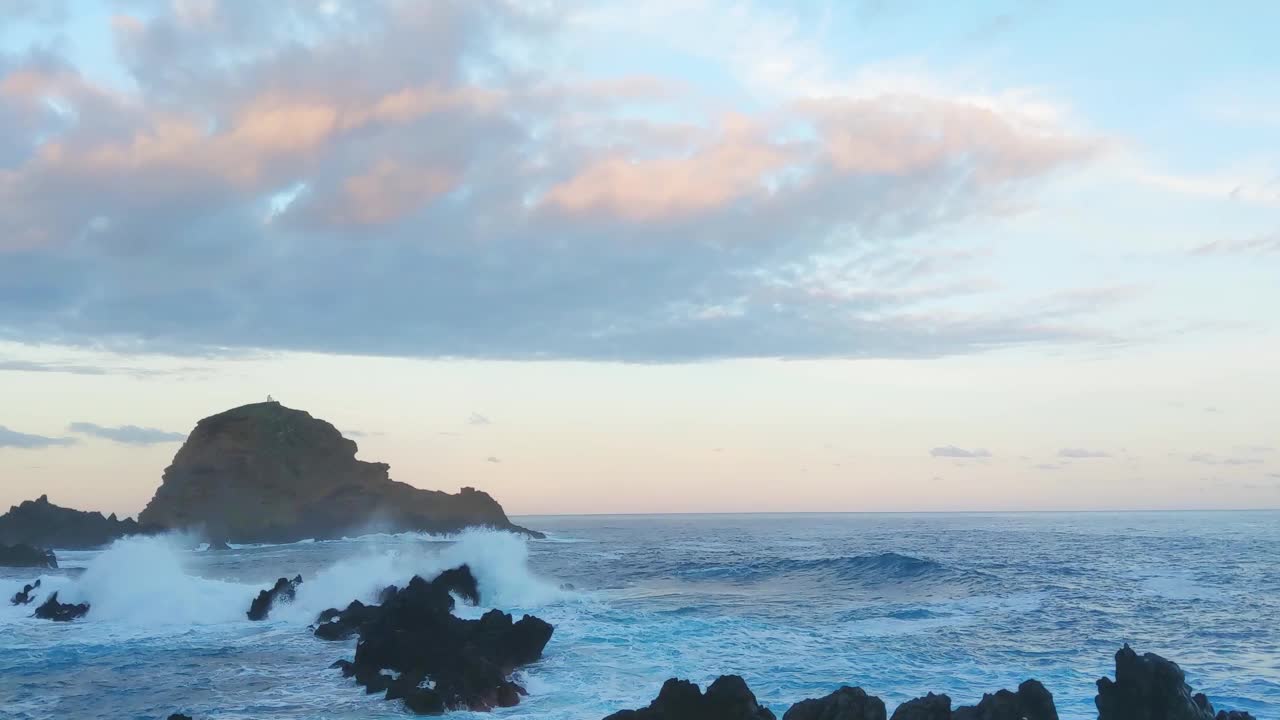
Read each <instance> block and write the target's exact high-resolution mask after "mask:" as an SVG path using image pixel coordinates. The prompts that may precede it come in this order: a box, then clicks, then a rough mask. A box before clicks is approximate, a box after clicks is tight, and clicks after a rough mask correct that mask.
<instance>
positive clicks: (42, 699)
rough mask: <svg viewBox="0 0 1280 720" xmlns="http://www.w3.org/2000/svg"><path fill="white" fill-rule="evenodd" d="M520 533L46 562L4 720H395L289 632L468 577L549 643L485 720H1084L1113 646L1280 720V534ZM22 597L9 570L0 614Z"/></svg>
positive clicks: (10, 622) (17, 647) (1179, 519)
mask: <svg viewBox="0 0 1280 720" xmlns="http://www.w3.org/2000/svg"><path fill="white" fill-rule="evenodd" d="M520 522H522V523H524V524H526V525H528V526H530V527H535V528H538V529H541V530H545V531H547V532H548V533H549V537H548V539H546V540H532V541H526V540H524V539H522V538H519V537H516V536H514V535H509V534H505V533H495V532H469V533H465V534H463V535H461V536H459V537H456V538H450V539H445V538H436V537H430V536H423V535H418V534H402V535H370V536H364V537H359V538H353V539H348V540H342V541H326V542H303V543H295V544H291V545H274V546H246V547H237V548H234V549H233V550H232V551H229V552H227V551H222V552H202V551H199V550H194V551H193V550H189V549H184V543H183V541H182V540H181V539H166V538H146V539H126V540H122V541H120V542H118V543H116V544H115V545H114V546H112V547H111V548H109V549H107V550H104V551H96V552H63V553H60V554H59V557H60V559H61V561H62V563H63V565H64V569H62V570H59V571H52V572H46V573H45V574H44V575H43V580H44V583H43V585H44V588H42V589H44V590H45V591H53V590H58V591H60V593H61V595H60V597H61V598H62V599H64V600H85V601H88V602H90V603H91V604H92V606H93V609H92V611H91V612H90V614H89V616H88V617H87V618H85V619H83V620H80V621H76V622H73V623H69V624H55V623H49V622H44V621H39V620H35V619H33V618H31V617H29V615H30V612H31V607H33V606H31V607H27V608H15V607H9V606H8V604H7V603H4V604H3V605H2V606H0V717H3V718H13V719H14V720H35V719H42V718H53V717H57V718H75V719H77V720H79V719H87V718H104V719H106V718H110V719H111V720H128V719H130V718H148V719H150V718H164V717H165V716H167V715H168V714H169V713H170V712H173V711H178V710H182V711H185V712H187V713H189V714H191V715H193V716H195V717H197V718H218V719H223V720H231V719H245V720H248V719H252V720H268V719H273V718H307V719H319V718H334V719H343V720H346V719H353V718H370V719H372V718H398V717H405V714H404V712H403V710H402V709H401V708H400V707H399V705H398V704H397V703H388V702H385V701H383V700H382V699H381V697H380V696H376V695H375V696H366V695H364V694H363V692H362V690H361V689H360V688H358V687H356V686H355V685H354V683H353V681H351V680H344V679H343V678H342V677H341V675H340V674H339V673H338V672H337V671H333V670H330V669H328V667H329V665H330V663H332V662H333V661H334V660H335V659H338V658H342V657H345V658H350V657H351V655H352V653H353V648H354V641H351V642H346V643H327V642H323V641H320V640H316V639H314V638H313V637H312V636H311V635H310V633H309V632H308V631H307V629H306V626H307V624H308V623H309V622H311V621H312V620H313V619H314V617H315V615H316V614H317V613H318V612H319V611H320V610H322V609H324V608H326V607H331V606H342V605H345V604H346V603H347V602H349V601H350V600H352V599H354V598H362V599H365V600H370V599H372V597H373V595H374V594H375V593H376V591H377V590H378V589H379V588H380V587H382V586H384V585H386V584H389V583H403V582H404V581H405V580H407V579H408V578H409V577H410V576H411V575H412V574H413V573H415V572H416V573H422V574H429V573H432V572H434V571H438V570H440V569H443V568H445V567H451V566H453V565H456V564H458V563H460V562H468V563H470V564H471V565H472V567H473V569H474V570H475V572H476V574H477V576H478V578H479V581H480V587H481V592H482V594H483V596H484V598H483V599H484V604H485V605H487V606H496V607H500V608H502V609H504V610H507V611H511V612H515V613H522V612H531V613H535V614H537V615H539V616H540V617H543V618H545V619H547V620H549V621H550V622H552V623H553V624H554V625H555V627H556V630H555V636H554V637H553V638H552V640H551V643H550V644H549V645H548V647H547V652H546V656H545V658H544V660H543V661H542V662H540V663H538V664H536V665H534V666H530V667H528V668H526V669H525V670H523V671H522V672H521V673H520V675H519V680H520V681H521V682H522V683H523V684H524V685H525V686H526V687H527V688H528V689H529V691H530V695H529V697H528V698H526V699H525V701H524V703H523V704H522V705H520V706H519V707H516V708H512V709H509V710H502V711H497V712H495V713H493V714H492V715H485V716H483V717H492V718H529V719H531V720H532V719H534V718H545V719H553V718H554V719H555V720H576V719H582V720H598V719H599V718H602V717H603V716H605V715H606V714H608V713H610V712H613V711H615V710H618V709H622V708H628V707H637V706H642V705H645V704H647V703H648V702H649V700H651V699H652V698H653V696H654V695H655V694H656V693H657V691H658V688H659V687H660V685H661V684H662V681H663V680H665V679H666V678H668V677H671V676H679V677H684V678H688V679H691V680H694V681H696V682H699V683H704V684H705V683H707V682H709V681H710V680H712V679H714V678H715V677H716V676H717V675H720V674H722V673H737V674H740V675H742V676H743V677H745V678H746V680H747V681H748V683H749V684H750V686H751V688H752V689H753V690H754V691H755V692H756V694H757V696H758V697H759V698H760V699H761V701H762V702H763V703H765V704H767V705H768V706H770V707H771V708H772V709H773V710H774V711H775V713H777V714H778V715H779V717H781V714H782V712H783V711H785V710H786V709H787V708H788V707H789V706H790V705H791V703H793V702H795V701H797V700H800V699H802V698H805V697H816V696H821V695H825V694H826V693H828V692H830V691H832V690H834V689H835V688H836V687H838V686H840V685H841V684H850V685H860V686H862V687H864V688H866V689H867V690H868V691H869V692H871V693H873V694H876V695H879V696H881V697H882V698H884V699H885V701H886V703H887V704H888V705H889V707H890V709H892V708H893V707H894V706H895V705H896V704H897V703H898V702H901V701H903V700H906V699H908V698H910V697H914V696H918V695H921V694H924V693H925V692H927V691H935V692H946V693H948V694H950V695H951V696H952V698H953V699H954V700H955V701H956V703H957V704H961V703H972V702H975V701H977V700H978V699H979V698H980V697H981V695H982V693H984V692H990V691H994V690H996V689H999V688H1001V687H1008V688H1012V687H1014V686H1015V685H1016V684H1017V683H1018V682H1019V681H1021V680H1022V679H1025V678H1027V677H1035V678H1038V679H1040V680H1042V681H1043V682H1044V683H1045V684H1046V685H1047V686H1048V688H1049V689H1050V690H1051V691H1052V692H1053V693H1054V696H1055V698H1056V700H1057V702H1058V708H1059V711H1060V713H1061V716H1062V717H1063V718H1064V719H1068V720H1071V719H1082V718H1091V717H1095V716H1096V713H1095V712H1094V709H1093V695H1094V681H1095V680H1096V679H1097V678H1099V677H1101V676H1103V675H1110V674H1111V669H1112V656H1113V654H1114V652H1115V650H1116V649H1117V648H1118V647H1119V646H1120V645H1121V644H1122V643H1124V642H1129V643H1131V644H1132V645H1133V646H1134V647H1135V648H1137V649H1138V650H1139V651H1153V652H1157V653H1160V654H1162V655H1165V656H1166V657H1169V658H1171V659H1174V660H1176V661H1177V662H1179V663H1180V664H1181V665H1182V667H1183V668H1184V669H1185V670H1186V672H1187V677H1188V680H1189V682H1190V683H1191V684H1192V686H1193V687H1195V688H1196V689H1197V690H1201V691H1203V692H1205V693H1207V694H1208V695H1209V696H1210V698H1211V699H1212V700H1213V701H1214V703H1215V705H1217V706H1219V707H1231V708H1239V709H1246V710H1249V711H1252V712H1253V713H1254V714H1255V715H1256V716H1258V717H1259V718H1276V717H1280V563H1277V561H1276V558H1278V557H1280V512H1210V513H1062V514H1059V513H1034V514H901V515H898V514H840V515H813V514H805V515H706V516H675V515H668V516H578V517H526V518H521V519H520ZM295 573H301V574H302V575H303V577H304V579H305V582H304V584H303V585H302V587H301V588H300V589H299V593H298V597H297V599H296V601H295V602H294V603H293V604H292V605H289V606H285V607H283V608H277V610H276V611H274V612H273V614H272V618H271V619H270V620H268V621H266V622H263V623H250V622H248V621H247V620H246V619H245V616H244V612H245V610H246V609H247V607H248V605H249V601H250V600H251V598H252V597H253V595H255V594H256V593H257V591H258V590H260V589H262V588H263V587H266V586H267V585H269V584H270V582H271V581H273V580H274V579H275V578H276V577H279V576H282V575H289V576H292V575H294V574H295ZM33 577H34V576H33V575H32V574H31V573H26V574H24V573H23V572H22V571H15V570H12V569H0V593H2V594H3V595H4V597H5V598H7V597H8V596H9V595H11V594H12V593H13V592H15V591H16V590H18V589H19V588H20V585H21V584H22V582H26V581H30V580H31V579H33ZM565 583H571V584H572V586H573V587H572V589H562V587H561V586H562V585H563V584H565ZM482 610H483V609H482V608H461V609H460V610H459V612H460V614H469V615H472V614H473V615H475V616H478V615H479V614H480V612H482ZM455 715H456V716H458V717H473V716H472V715H471V714H468V713H457V714H455ZM474 717H481V716H480V715H475V716H474Z"/></svg>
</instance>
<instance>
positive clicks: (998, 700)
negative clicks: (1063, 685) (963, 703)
mask: <svg viewBox="0 0 1280 720" xmlns="http://www.w3.org/2000/svg"><path fill="white" fill-rule="evenodd" d="M951 718H952V720H1058V709H1057V708H1056V707H1054V704H1053V695H1052V694H1050V693H1049V691H1048V690H1046V689H1045V687H1044V685H1042V684H1040V681H1039V680H1025V681H1023V683H1022V684H1021V685H1019V686H1018V691H1017V692H1010V691H1008V690H999V691H997V692H996V693H995V694H987V695H983V696H982V701H981V702H979V703H978V704H977V705H976V706H973V707H961V708H956V710H955V712H953V713H951Z"/></svg>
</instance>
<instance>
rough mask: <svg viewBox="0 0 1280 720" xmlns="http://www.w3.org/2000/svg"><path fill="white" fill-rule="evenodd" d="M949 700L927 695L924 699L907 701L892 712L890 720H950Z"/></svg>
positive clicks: (942, 696) (948, 698) (944, 696)
mask: <svg viewBox="0 0 1280 720" xmlns="http://www.w3.org/2000/svg"><path fill="white" fill-rule="evenodd" d="M950 718H951V698H950V697H948V696H947V695H934V694H933V693H929V694H928V695H925V696H924V697H919V698H916V699H914V700H908V701H906V702H904V703H902V704H901V705H899V706H898V709H897V710H894V711H893V719H892V720H950Z"/></svg>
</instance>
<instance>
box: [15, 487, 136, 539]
mask: <svg viewBox="0 0 1280 720" xmlns="http://www.w3.org/2000/svg"><path fill="white" fill-rule="evenodd" d="M155 530H156V528H147V527H143V526H141V525H139V524H138V523H137V522H135V521H134V520H132V519H131V518H125V519H124V520H119V519H117V518H116V516H115V514H114V513H112V514H111V515H109V516H107V517H103V516H102V513H99V512H84V511H81V510H73V509H71V508H64V507H59V506H57V505H54V504H53V503H51V502H49V496H48V495H41V496H40V497H39V498H36V499H35V500H27V501H26V502H24V503H22V504H21V505H14V506H12V507H10V508H9V512H7V513H5V514H4V515H0V543H21V544H25V545H36V546H38V547H53V548H66V549H68V550H84V549H88V548H95V547H100V546H102V545H106V544H108V543H110V542H111V541H112V540H115V539H116V538H120V537H124V536H125V535H136V534H139V533H145V532H154V531H155Z"/></svg>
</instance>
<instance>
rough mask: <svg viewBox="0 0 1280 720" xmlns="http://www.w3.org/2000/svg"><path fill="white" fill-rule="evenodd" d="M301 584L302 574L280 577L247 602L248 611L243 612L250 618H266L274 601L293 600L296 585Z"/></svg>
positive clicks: (296, 588)
mask: <svg viewBox="0 0 1280 720" xmlns="http://www.w3.org/2000/svg"><path fill="white" fill-rule="evenodd" d="M301 584H302V576H301V575H298V576H297V577H295V578H294V579H292V580H290V579H289V578H280V579H279V580H276V584H275V585H274V586H273V587H271V588H268V589H267V590H263V591H262V592H260V593H258V597H256V598H254V599H253V602H252V603H250V604H249V611H248V612H247V613H245V614H246V615H248V616H249V619H250V620H266V619H267V615H268V614H269V613H270V612H271V608H273V607H275V605H276V603H282V602H293V598H294V597H295V596H296V595H297V593H298V586H299V585H301Z"/></svg>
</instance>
